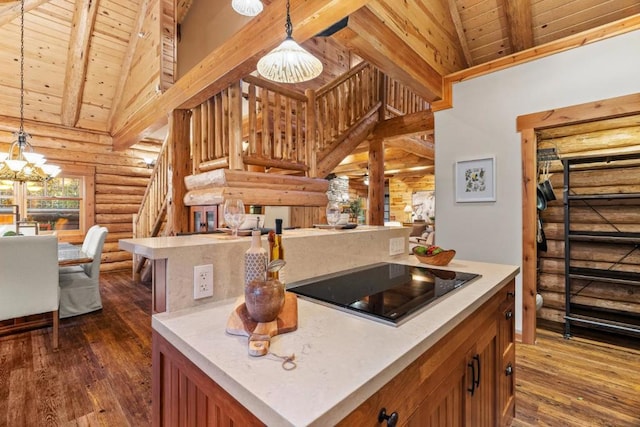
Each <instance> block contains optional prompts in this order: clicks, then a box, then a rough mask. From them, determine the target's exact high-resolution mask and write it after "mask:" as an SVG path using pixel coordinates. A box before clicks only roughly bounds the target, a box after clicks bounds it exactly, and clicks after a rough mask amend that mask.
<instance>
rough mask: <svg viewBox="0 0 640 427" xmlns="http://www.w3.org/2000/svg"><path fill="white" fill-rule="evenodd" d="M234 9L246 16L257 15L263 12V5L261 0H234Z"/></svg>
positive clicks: (232, 3) (232, 2)
mask: <svg viewBox="0 0 640 427" xmlns="http://www.w3.org/2000/svg"><path fill="white" fill-rule="evenodd" d="M231 7H232V8H233V10H235V11H236V12H238V13H239V14H240V15H244V16H256V15H258V14H260V12H262V9H263V6H262V2H261V1H260V0H232V1H231Z"/></svg>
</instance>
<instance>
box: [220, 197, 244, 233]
mask: <svg viewBox="0 0 640 427" xmlns="http://www.w3.org/2000/svg"><path fill="white" fill-rule="evenodd" d="M244 218H245V213H244V203H242V200H240V199H235V198H230V199H226V200H225V201H224V222H225V224H227V226H228V227H229V228H230V229H231V230H233V234H232V235H233V236H234V237H238V228H239V227H240V225H241V224H242V223H243V222H244Z"/></svg>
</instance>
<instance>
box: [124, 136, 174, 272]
mask: <svg viewBox="0 0 640 427" xmlns="http://www.w3.org/2000/svg"><path fill="white" fill-rule="evenodd" d="M168 143H169V137H167V138H166V139H165V140H164V142H163V143H162V148H161V149H160V153H159V154H158V158H157V160H156V164H155V166H154V168H153V172H152V173H151V178H150V179H149V184H148V185H147V189H146V190H145V193H144V196H143V197H142V203H141V204H140V208H139V209H138V213H137V214H135V215H134V216H133V237H136V238H139V237H155V236H157V235H158V233H159V232H160V230H161V229H162V224H163V221H164V218H165V215H166V212H167V203H168V199H169V191H170V182H169V181H170V178H169V167H170V165H171V158H170V156H171V152H170V150H168ZM136 258H137V257H135V256H134V260H133V267H134V271H135V273H139V272H140V270H141V268H142V262H140V261H141V258H138V259H136Z"/></svg>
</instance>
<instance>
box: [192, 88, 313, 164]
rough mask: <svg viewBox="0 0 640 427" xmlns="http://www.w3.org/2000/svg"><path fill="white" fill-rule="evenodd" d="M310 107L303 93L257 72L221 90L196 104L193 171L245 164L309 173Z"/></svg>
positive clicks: (193, 120)
mask: <svg viewBox="0 0 640 427" xmlns="http://www.w3.org/2000/svg"><path fill="white" fill-rule="evenodd" d="M307 106H308V100H307V97H306V96H305V95H304V94H300V93H298V92H295V91H292V90H288V89H286V88H283V87H281V86H278V85H275V84H273V83H271V82H268V81H266V80H263V79H260V78H258V77H253V76H248V77H245V78H244V79H243V80H242V81H241V82H239V83H235V84H234V85H232V86H230V87H228V88H226V89H224V90H222V91H221V92H220V93H218V94H217V95H214V96H213V97H211V98H210V99H208V100H207V101H205V102H204V103H202V104H201V105H199V106H197V107H195V108H194V109H193V116H192V128H193V134H192V135H193V158H194V174H195V173H198V172H206V171H210V170H214V169H224V168H230V169H243V168H244V166H245V165H253V166H259V167H264V168H278V169H283V170H293V171H297V172H306V171H307V170H308V169H309V165H308V164H309V161H308V147H307V146H306V141H307V135H306V130H307V122H308V120H309V111H308V107H307ZM240 116H241V117H240Z"/></svg>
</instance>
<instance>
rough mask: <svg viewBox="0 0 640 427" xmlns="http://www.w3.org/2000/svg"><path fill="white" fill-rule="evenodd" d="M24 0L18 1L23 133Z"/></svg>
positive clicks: (21, 130)
mask: <svg viewBox="0 0 640 427" xmlns="http://www.w3.org/2000/svg"><path fill="white" fill-rule="evenodd" d="M23 122H24V0H21V1H20V131H19V136H21V135H22V134H24V125H23Z"/></svg>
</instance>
